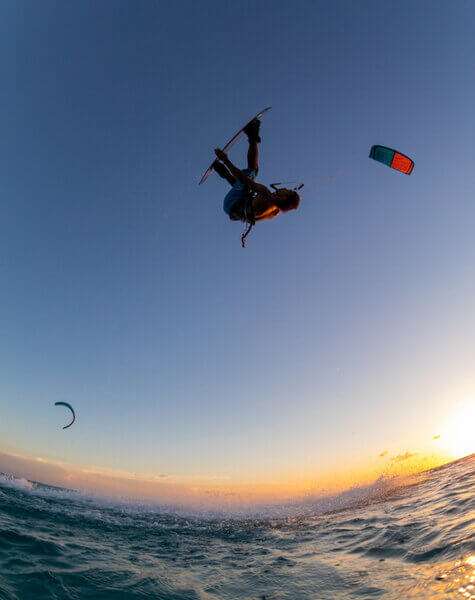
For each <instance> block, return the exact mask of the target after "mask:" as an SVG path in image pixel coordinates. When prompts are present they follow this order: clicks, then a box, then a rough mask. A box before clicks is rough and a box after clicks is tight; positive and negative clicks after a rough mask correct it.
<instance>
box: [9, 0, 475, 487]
mask: <svg viewBox="0 0 475 600" xmlns="http://www.w3.org/2000/svg"><path fill="white" fill-rule="evenodd" d="M0 10H1V25H0V30H1V36H0V38H1V40H2V41H1V42H0V43H1V50H2V51H1V57H2V58H1V59H0V60H1V62H0V65H1V70H2V80H3V84H4V85H3V86H2V92H1V99H2V106H3V109H2V111H1V117H0V118H1V129H2V131H3V136H2V143H1V145H0V152H1V164H2V177H1V182H2V183H1V214H2V217H1V219H0V256H1V260H0V277H1V282H2V293H1V294H0V323H1V330H2V335H1V337H0V408H1V413H2V418H1V421H0V450H4V451H10V452H14V451H15V452H22V453H24V454H26V455H32V456H42V457H47V458H57V459H58V460H63V461H66V462H68V461H69V462H71V463H76V464H85V465H87V464H95V465H101V466H104V467H109V468H116V469H124V470H127V471H145V472H157V473H158V472H162V471H163V472H172V473H179V474H181V475H184V476H185V475H190V476H191V475H198V474H203V473H220V474H225V475H226V476H229V477H231V478H238V479H246V477H248V478H252V477H255V478H256V480H257V479H259V478H266V477H268V478H270V479H272V478H278V477H281V478H285V477H289V476H290V475H289V474H290V473H300V472H302V473H303V472H305V473H308V472H311V471H312V470H314V472H315V473H318V472H319V469H322V468H323V467H325V465H326V466H327V467H328V465H330V464H331V465H332V468H334V465H337V466H338V465H339V466H341V465H343V464H345V463H346V462H347V460H348V459H347V457H348V456H349V455H350V456H356V457H367V456H373V455H376V454H377V453H378V452H379V451H381V450H384V449H385V448H389V449H391V451H394V452H403V451H406V450H411V449H412V448H413V447H416V446H417V445H418V444H420V443H421V440H422V441H426V440H427V439H429V440H430V439H431V436H432V435H435V434H436V433H437V432H438V429H439V428H440V427H441V425H442V424H443V422H444V421H445V420H446V419H447V418H448V416H449V415H450V414H451V413H452V412H453V411H454V410H464V407H465V406H467V403H470V402H473V398H475V375H474V369H473V365H474V364H475V342H474V340H475V316H474V314H475V313H474V310H473V306H474V305H475V284H474V264H475V260H474V259H475V241H474V236H473V223H474V217H475V204H474V201H473V199H474V197H475V185H474V182H475V177H474V170H473V151H472V147H473V98H474V97H475V82H474V79H473V77H470V70H472V71H473V56H474V55H475V54H474V51H475V47H474V46H475V44H474V41H473V19H474V17H475V7H474V4H473V2H468V1H467V2H465V1H458V2H451V3H449V2H433V1H431V2H424V1H420V2H399V3H397V5H396V4H393V3H379V2H368V1H362V2H357V3H356V2H349V1H348V2H343V1H342V2H294V3H284V2H257V3H255V2H242V3H239V5H238V4H235V3H221V2H203V3H193V2H176V3H166V2H165V3H164V2H151V1H146V2H141V3H135V2H121V1H117V2H99V3H98V2H86V1H85V2H81V3H66V2H51V1H44V2H41V3H37V2H20V1H19V2H11V3H3V4H2V6H1V9H0ZM268 105H271V106H272V107H273V108H272V110H271V111H270V112H269V113H268V114H267V115H266V116H265V117H264V119H263V125H262V137H263V143H262V145H261V147H260V152H261V155H260V173H259V180H260V181H262V182H263V183H269V182H272V181H280V180H283V179H296V180H299V181H300V180H302V181H312V180H316V179H319V178H322V177H326V176H327V175H330V174H334V173H336V176H335V177H334V178H333V179H331V180H326V181H323V182H321V183H320V184H318V185H316V186H313V187H311V188H309V191H308V193H307V195H306V196H305V197H304V199H303V201H302V204H301V208H300V209H299V210H298V211H297V212H295V213H291V214H288V215H284V216H281V217H279V218H278V219H276V220H275V221H273V222H268V223H263V224H260V225H258V226H257V227H256V228H255V230H254V231H253V232H252V234H251V235H250V237H249V238H248V245H247V248H246V249H245V250H243V249H242V248H241V247H240V242H239V237H240V233H241V229H240V226H239V224H236V223H232V222H231V221H229V220H227V217H226V215H224V213H223V211H222V199H223V197H224V195H225V193H226V191H227V189H226V184H225V183H224V182H223V181H221V180H219V179H218V178H217V177H216V176H215V175H214V174H213V175H211V177H210V178H209V180H208V181H207V182H206V183H205V184H204V185H202V186H198V185H197V184H198V181H199V179H200V177H201V175H202V173H203V171H204V170H205V169H206V167H207V166H208V164H209V163H210V161H211V159H212V150H213V148H214V147H216V146H219V145H221V146H222V145H224V143H225V142H226V141H227V139H228V138H229V137H230V136H231V135H232V134H233V133H234V132H235V131H236V129H237V128H238V127H239V126H241V125H242V124H243V123H244V122H245V121H246V120H247V119H248V118H249V117H251V116H252V115H253V114H255V113H256V112H258V111H259V110H260V109H262V108H264V107H265V106H268ZM375 143H379V144H385V145H388V146H391V147H394V148H397V149H399V150H401V151H402V152H404V153H406V154H408V155H410V156H411V157H413V158H414V161H415V163H416V166H415V169H414V173H413V174H412V175H411V176H409V177H407V176H404V175H401V174H399V173H396V172H394V171H392V170H390V169H388V168H385V167H383V166H382V165H379V164H377V163H375V162H374V161H371V160H369V159H368V152H369V148H370V146H371V145H372V144H375ZM244 155H245V144H244V143H241V144H239V145H237V146H236V147H235V148H234V149H233V150H232V151H231V154H230V158H231V159H232V160H233V161H234V162H235V163H236V164H237V165H238V166H243V165H244V162H243V159H244ZM57 400H65V401H68V402H71V403H72V404H73V405H74V406H75V407H76V410H77V413H78V420H77V423H76V424H75V426H74V427H73V428H71V429H69V430H67V436H66V432H63V431H62V430H61V429H59V427H58V425H60V424H61V423H62V418H63V417H64V415H62V414H60V409H57V408H54V407H53V403H54V402H55V401H57Z"/></svg>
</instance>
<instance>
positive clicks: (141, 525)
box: [0, 455, 475, 600]
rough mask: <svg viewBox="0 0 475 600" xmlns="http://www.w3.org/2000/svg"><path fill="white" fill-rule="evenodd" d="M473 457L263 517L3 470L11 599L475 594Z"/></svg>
mask: <svg viewBox="0 0 475 600" xmlns="http://www.w3.org/2000/svg"><path fill="white" fill-rule="evenodd" d="M474 484H475V455H472V456H469V457H466V458H464V459H461V460H459V461H456V462H454V463H451V464H449V465H445V466H444V467H439V468H437V469H432V470H431V471H427V472H425V473H422V474H420V475H418V476H417V477H414V478H411V479H410V480H409V481H407V482H406V483H405V484H399V485H388V484H387V483H383V482H379V483H377V484H375V485H374V486H369V487H367V488H361V489H359V490H353V491H350V492H347V493H346V494H342V495H340V496H336V497H334V498H330V499H328V498H327V499H324V500H312V501H310V500H309V501H307V502H303V503H300V504H294V505H287V506H282V507H272V508H270V507H269V509H268V510H267V511H262V512H261V513H260V514H254V515H251V514H250V513H249V514H241V515H239V516H237V515H230V514H216V513H215V514H212V513H207V514H205V513H202V514H200V513H196V514H186V513H185V512H179V511H178V510H176V511H173V510H171V509H170V508H167V509H165V508H163V507H162V508H159V507H156V506H155V507H154V506H150V505H147V506H145V505H138V504H130V503H129V504H127V503H125V502H119V501H113V500H110V499H109V500H108V499H102V500H101V499H99V498H93V497H90V496H87V495H85V494H81V493H79V492H74V491H71V490H65V489H60V488H54V487H51V486H47V485H42V484H40V483H33V482H30V481H28V480H25V479H18V478H15V477H13V476H11V475H8V474H2V475H0V599H1V600H29V599H32V600H33V599H34V600H42V599H47V598H48V599H58V600H68V599H71V600H72V599H74V600H77V599H88V598H90V599H94V600H102V599H111V600H134V599H136V600H139V599H151V598H154V599H159V600H198V599H200V600H214V599H223V600H225V599H236V600H241V599H243V600H244V599H256V600H299V599H313V600H346V599H350V598H351V599H357V598H358V599H371V598H387V599H394V600H396V599H397V600H405V599H416V598H417V599H419V600H425V599H427V600H429V599H430V600H442V599H444V600H445V599H449V598H459V599H461V600H462V599H464V598H466V599H474V598H475V536H474V533H475V510H474V509H475V494H474V490H475V485H474Z"/></svg>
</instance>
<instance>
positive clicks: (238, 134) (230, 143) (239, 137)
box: [199, 106, 272, 185]
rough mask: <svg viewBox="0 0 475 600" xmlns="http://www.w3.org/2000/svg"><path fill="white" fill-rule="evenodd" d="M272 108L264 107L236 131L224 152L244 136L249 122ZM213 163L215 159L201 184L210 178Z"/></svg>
mask: <svg viewBox="0 0 475 600" xmlns="http://www.w3.org/2000/svg"><path fill="white" fill-rule="evenodd" d="M271 108H272V107H271V106H268V107H267V108H264V110H261V112H260V113H258V114H257V115H256V116H255V117H253V118H252V119H251V120H250V121H248V122H247V123H246V124H245V125H244V127H242V128H241V129H240V130H239V131H238V132H237V133H236V135H235V136H234V137H232V138H231V139H230V140H229V142H228V143H227V144H226V145H225V146H224V148H223V152H227V151H228V150H230V149H231V148H232V147H233V146H234V144H235V143H236V142H237V141H238V140H240V139H241V138H242V136H243V135H244V129H245V128H246V127H247V126H248V125H249V123H252V121H254V119H260V118H261V117H262V115H263V114H264V113H266V112H267V111H268V110H270V109H271ZM215 160H216V159H215ZM213 164H214V160H213V162H212V163H211V164H210V166H209V168H208V169H207V170H206V172H205V174H204V175H203V177H202V178H201V181H200V183H199V185H201V184H202V183H204V182H205V181H206V180H207V179H208V177H209V175H210V173H211V172H212V171H213Z"/></svg>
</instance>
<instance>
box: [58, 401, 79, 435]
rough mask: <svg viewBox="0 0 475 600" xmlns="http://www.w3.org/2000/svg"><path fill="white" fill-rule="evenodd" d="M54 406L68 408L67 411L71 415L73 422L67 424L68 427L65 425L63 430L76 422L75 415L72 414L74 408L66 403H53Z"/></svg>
mask: <svg viewBox="0 0 475 600" xmlns="http://www.w3.org/2000/svg"><path fill="white" fill-rule="evenodd" d="M54 405H55V406H65V407H66V408H69V410H70V411H71V412H72V413H73V420H72V421H71V423H69V425H65V426H64V427H63V429H67V428H68V427H71V425H72V424H73V423H74V421H75V420H76V414H75V412H74V408H73V407H72V406H71V405H70V404H68V403H67V402H55V403H54Z"/></svg>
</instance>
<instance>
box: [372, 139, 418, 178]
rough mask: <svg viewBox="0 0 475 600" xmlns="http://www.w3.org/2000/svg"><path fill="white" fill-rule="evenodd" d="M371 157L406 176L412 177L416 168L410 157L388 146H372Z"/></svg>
mask: <svg viewBox="0 0 475 600" xmlns="http://www.w3.org/2000/svg"><path fill="white" fill-rule="evenodd" d="M369 157H370V158H373V159H374V160H377V161H378V162H381V163H383V164H385V165H388V167H392V168H393V169H396V170H397V171H401V173H405V174H406V175H410V174H411V173H412V169H413V168H414V162H413V161H412V160H411V159H410V158H409V157H407V156H404V154H401V153H400V152H398V151H397V150H393V149H392V148H386V146H372V148H371V151H370V153H369Z"/></svg>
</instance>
